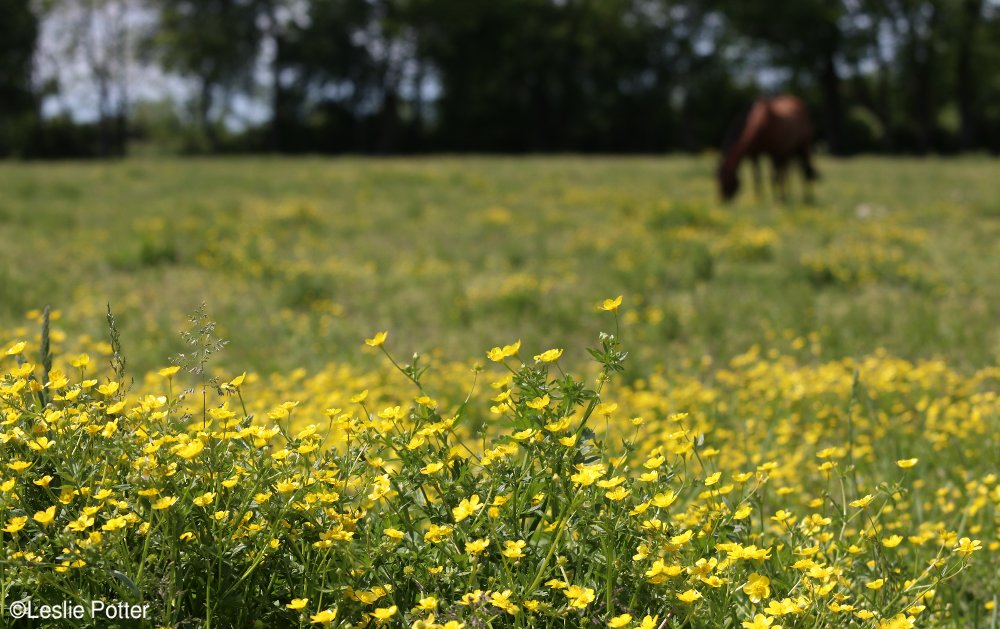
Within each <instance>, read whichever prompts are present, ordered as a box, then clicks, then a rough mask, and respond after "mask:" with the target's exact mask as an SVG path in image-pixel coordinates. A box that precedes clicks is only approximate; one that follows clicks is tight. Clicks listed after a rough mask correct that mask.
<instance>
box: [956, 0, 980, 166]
mask: <svg viewBox="0 0 1000 629" xmlns="http://www.w3.org/2000/svg"><path fill="white" fill-rule="evenodd" d="M982 11H983V3H982V0H965V1H964V2H963V3H962V15H961V16H960V20H961V22H960V27H959V32H958V37H959V39H958V56H957V59H956V62H957V63H956V65H957V67H956V68H955V77H956V80H955V100H956V101H957V102H958V114H959V117H960V119H961V129H960V130H959V146H960V147H961V149H962V150H969V149H971V148H974V146H975V143H976V126H977V125H976V118H975V115H976V114H975V101H976V77H975V75H974V73H973V70H972V53H973V46H974V41H975V37H976V31H977V30H978V29H979V22H980V18H981V16H982Z"/></svg>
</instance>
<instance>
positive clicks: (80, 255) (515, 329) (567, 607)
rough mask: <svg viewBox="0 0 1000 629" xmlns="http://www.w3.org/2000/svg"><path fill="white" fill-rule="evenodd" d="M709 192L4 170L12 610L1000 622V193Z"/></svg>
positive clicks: (616, 161) (946, 164) (917, 176)
mask: <svg viewBox="0 0 1000 629" xmlns="http://www.w3.org/2000/svg"><path fill="white" fill-rule="evenodd" d="M713 166H714V161H713V160H712V159H711V158H709V157H703V158H583V157H545V158H541V157H526V158H490V157H473V158H459V157H453V158H419V159H385V160H367V159H355V158H345V159H318V158H317V159H278V158H253V159H211V160H184V161H179V160H178V161H168V160H163V161H160V160H156V161H143V160H129V161H125V162H121V163H101V164H87V163H61V164H2V165H0V190H2V191H3V194H2V195H0V234H2V236H3V238H2V240H0V242H2V243H3V245H2V246H0V344H2V347H0V352H4V353H0V357H2V358H3V360H4V362H2V363H0V367H2V372H0V373H4V374H6V375H5V376H4V378H3V380H2V383H0V413H2V417H3V421H2V424H3V427H2V428H0V429H2V430H4V431H5V432H3V433H0V436H2V437H3V442H2V445H0V448H2V449H0V459H2V463H3V464H4V465H3V467H2V468H0V489H2V491H3V494H2V496H0V501H2V502H0V523H2V524H4V525H5V527H4V528H3V531H4V536H5V537H4V543H5V549H6V551H5V552H6V557H5V558H4V559H3V562H2V568H3V571H2V572H0V588H2V592H3V595H4V597H5V598H6V600H7V601H8V604H9V603H10V601H13V600H19V599H20V597H22V596H26V593H28V592H32V593H33V596H35V597H36V600H44V601H49V602H56V601H58V600H61V599H59V596H62V594H63V593H65V592H67V591H72V592H75V593H77V595H79V596H81V597H84V598H86V597H87V596H89V597H92V598H94V597H97V598H99V597H104V598H105V599H109V600H110V599H112V598H118V599H121V600H128V601H135V602H143V603H149V604H151V605H152V609H153V613H154V615H155V616H154V617H153V618H152V619H148V620H150V623H149V624H150V626H172V627H180V626H221V627H226V626H249V625H248V624H247V623H252V622H253V621H254V620H257V621H258V622H261V623H264V624H263V625H261V626H289V625H295V624H296V623H300V624H302V625H312V624H326V625H330V626H355V625H359V624H361V623H370V624H379V625H385V626H401V627H402V626H405V627H409V626H411V625H412V626H424V627H434V626H451V627H458V626H461V623H465V626H466V627H483V626H494V627H500V626H522V627H535V626H551V627H557V626H558V627H563V626H565V627H578V626H585V627H605V626H608V627H643V628H644V629H653V628H656V627H737V628H740V627H749V628H751V629H766V627H772V628H773V627H777V626H778V625H781V626H783V627H785V628H786V629H789V628H792V627H829V626H843V627H899V628H902V627H910V626H940V627H966V626H977V627H997V626H1000V623H998V618H997V613H998V610H997V597H998V595H1000V591H998V589H997V585H996V584H997V583H1000V572H998V568H997V567H996V566H997V565H1000V562H998V561H997V553H998V551H1000V525H998V518H1000V516H998V514H997V508H998V505H1000V485H998V482H997V481H998V478H997V467H996V461H997V460H998V456H1000V441H998V437H997V434H998V428H1000V397H998V395H997V386H998V384H1000V369H998V368H997V364H998V358H1000V325H998V323H1000V264H997V263H996V260H997V259H998V257H1000V193H998V192H997V188H996V175H997V173H998V169H997V164H996V162H995V161H992V160H988V159H986V158H963V159H876V158H859V159H854V160H830V159H820V160H818V164H817V168H818V170H819V171H820V173H821V176H822V180H821V181H820V182H819V185H818V187H817V189H816V195H815V196H816V198H815V200H814V203H812V204H808V205H807V204H804V203H802V202H801V201H800V200H801V193H800V190H801V188H800V185H801V183H800V181H799V180H798V179H795V178H793V181H792V199H793V202H792V203H791V204H789V205H787V206H780V205H776V204H774V203H771V202H770V201H766V200H765V201H760V202H758V201H757V200H755V199H753V197H752V192H751V190H750V188H751V186H750V185H748V184H749V182H748V181H744V183H745V184H746V185H745V186H744V192H743V194H742V195H741V196H740V197H739V198H738V199H737V202H736V203H735V204H733V205H730V206H723V205H720V204H719V203H718V201H717V191H716V188H715V182H714V181H713V179H712V178H711V173H712V172H713ZM744 179H745V180H746V179H747V176H746V175H744ZM618 295H622V301H621V303H620V305H618V303H617V302H615V301H613V299H612V298H614V297H616V296H618ZM109 303H110V305H111V307H112V310H113V312H114V315H115V318H116V321H117V332H118V333H119V340H118V341H116V342H115V343H114V344H112V342H111V339H110V337H109V333H108V326H107V322H106V318H105V312H106V308H107V305H108V304H109ZM201 304H204V306H205V313H207V314H206V315H205V317H203V318H200V319H198V318H197V317H196V320H195V321H194V323H193V324H192V323H191V322H189V321H188V317H189V316H190V315H191V314H192V313H195V312H196V311H197V310H198V308H199V306H200V305H201ZM45 305H51V306H52V308H53V309H54V311H55V312H54V315H53V320H52V323H51V334H50V335H49V336H50V340H51V347H52V350H51V351H52V353H53V354H54V356H55V364H54V371H53V372H52V373H54V374H55V375H54V376H53V375H51V374H50V375H49V376H48V378H46V377H45V376H43V375H42V374H41V373H40V372H39V369H40V365H42V364H43V363H44V362H45V360H44V352H43V350H42V349H41V342H40V339H39V330H40V325H41V324H40V309H41V308H42V307H43V306H45ZM209 319H211V320H212V321H214V322H215V325H214V326H213V325H211V324H209V323H208V320H209ZM182 329H187V330H189V334H188V336H187V337H182V336H181V335H180V334H179V333H178V332H179V331H180V330H182ZM379 331H388V337H387V338H385V337H381V336H379V335H377V334H376V332H379ZM601 332H606V333H610V334H611V335H612V336H606V335H605V336H601V337H599V334H600V333H601ZM219 337H221V338H222V339H225V340H226V341H227V344H226V346H225V347H224V348H221V349H218V344H217V342H216V339H217V338H219ZM365 339H367V340H368V343H367V344H366V343H365V342H364V341H365ZM21 341H24V344H23V345H22V344H21ZM517 341H519V342H520V344H519V345H518V344H517V343H516V342H517ZM505 346H507V347H506V348H505ZM588 347H589V348H594V351H593V352H588V351H587V348H588ZM8 348H9V349H8ZM491 348H492V351H491ZM119 349H120V350H121V352H122V354H123V355H124V357H126V358H127V363H126V365H124V366H123V365H122V364H121V362H120V361H117V362H116V361H112V364H111V365H110V366H109V364H108V363H109V358H110V357H111V356H112V354H113V353H114V352H115V350H119ZM546 350H563V351H562V352H561V353H560V352H558V351H546ZM383 352H384V353H385V354H388V355H389V356H385V355H383ZM487 352H489V355H488V354H487ZM626 352H627V356H625V353H626ZM181 353H183V354H184V356H183V357H178V355H179V354H181ZM415 353H419V354H420V357H419V358H418V359H416V366H415V367H414V366H412V364H411V363H412V362H413V361H414V358H413V357H414V354H415ZM207 354H211V356H207ZM390 357H391V358H390ZM171 364H175V365H176V366H177V367H179V368H180V369H179V370H174V369H170V368H169V367H168V365H171ZM424 366H427V367H428V369H427V370H426V371H423V370H422V367H424ZM243 372H246V374H247V375H246V377H245V378H244V377H243V376H241V375H240V374H242V373H243ZM43 385H44V386H43ZM46 479H47V480H46ZM105 492H106V493H105ZM96 496H100V498H97V497H96ZM50 507H51V508H52V509H51V511H48V510H47V509H49V508H50ZM88 520H89V523H88ZM421 623H422V624H421ZM448 623H452V624H450V625H449V624H448Z"/></svg>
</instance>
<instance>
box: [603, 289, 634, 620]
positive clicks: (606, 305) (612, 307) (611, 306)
mask: <svg viewBox="0 0 1000 629" xmlns="http://www.w3.org/2000/svg"><path fill="white" fill-rule="evenodd" d="M620 305H622V296H621V295H618V296H617V297H615V298H614V299H605V300H604V301H602V302H601V304H600V305H599V306H598V308H599V309H601V310H603V311H605V312H615V311H617V310H618V306H620ZM626 615H627V614H626Z"/></svg>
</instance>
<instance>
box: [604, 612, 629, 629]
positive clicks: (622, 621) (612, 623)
mask: <svg viewBox="0 0 1000 629" xmlns="http://www.w3.org/2000/svg"><path fill="white" fill-rule="evenodd" d="M630 622H632V614H622V615H621V616H615V617H614V618H609V619H608V627H610V628H611V629H617V628H618V627H624V626H625V625H627V624H629V623H630Z"/></svg>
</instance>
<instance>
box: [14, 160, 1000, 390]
mask: <svg viewBox="0 0 1000 629" xmlns="http://www.w3.org/2000/svg"><path fill="white" fill-rule="evenodd" d="M821 166H822V172H823V175H824V180H823V181H822V182H821V184H820V186H819V188H818V195H817V202H816V204H815V205H812V206H805V205H793V206H790V207H776V206H774V205H772V204H770V203H765V204H759V205H758V204H755V203H753V202H752V198H750V197H751V195H749V194H745V195H744V197H743V202H742V203H739V204H737V205H734V206H732V207H721V206H720V205H719V204H718V203H717V201H716V197H715V189H714V185H713V181H712V180H711V177H710V174H711V172H712V163H711V161H710V160H708V159H700V160H696V159H686V158H685V159H680V158H669V159H639V158H637V159H629V158H627V159H610V158H609V159H600V158H594V159H588V158H571V157H566V158H528V159H524V160H521V159H512V158H472V159H458V158H455V159H412V160H384V161H383V160H378V161H368V160H357V159H340V160H327V159H301V160H282V159H246V160H236V159H234V160H210V161H197V160H193V161H149V162H144V161H131V162H125V163H119V164H114V163H112V164H28V165H15V164H7V165H3V166H0V189H2V190H3V191H4V194H3V195H0V228H2V231H3V234H4V238H3V242H4V246H3V247H2V248H0V325H2V326H3V327H4V328H7V329H10V328H11V327H13V326H15V325H17V324H18V323H21V322H23V321H24V314H25V312H27V311H29V310H32V309H37V308H39V307H40V306H42V305H44V304H51V305H52V306H53V307H54V308H57V309H59V310H61V311H62V314H63V319H62V321H61V325H62V326H63V327H64V328H65V329H66V330H67V332H69V333H71V334H77V333H87V334H90V335H92V336H95V337H99V336H101V335H102V334H103V328H102V325H103V317H102V314H103V312H104V310H105V307H106V304H107V303H111V305H112V307H113V308H114V310H115V312H116V313H117V314H118V315H119V318H120V319H121V321H122V323H123V333H124V342H125V344H126V345H127V346H128V347H129V349H130V350H131V353H132V360H133V361H134V362H135V364H136V365H137V366H140V367H142V368H150V367H153V366H158V365H160V364H162V363H163V362H164V361H165V360H166V359H167V357H168V356H170V355H171V354H173V353H175V352H176V351H178V350H179V349H180V345H179V343H180V340H179V337H178V336H177V334H176V332H177V330H179V329H180V327H181V326H182V324H183V322H184V317H185V315H186V314H188V313H190V312H191V311H193V310H194V309H195V308H196V307H197V306H198V305H199V303H201V302H205V303H206V305H207V308H208V311H209V313H210V315H211V316H212V317H213V318H214V319H215V320H217V321H218V322H219V324H220V326H221V327H220V330H221V332H222V334H223V336H225V337H226V338H228V339H230V340H231V341H232V342H231V345H230V347H229V350H228V351H227V352H226V354H225V355H224V357H223V360H224V361H226V362H228V363H230V364H232V365H235V366H239V367H240V368H241V369H245V368H251V369H254V370H259V371H274V370H287V369H290V368H294V367H306V368H310V367H315V366H319V365H322V364H324V363H325V362H327V361H348V362H355V361H356V360H357V358H358V352H357V340H358V339H359V338H361V337H362V336H363V335H367V334H370V333H371V331H372V330H374V329H390V330H392V332H393V334H394V336H395V337H396V339H397V340H398V341H399V342H400V343H402V349H404V350H405V351H406V352H407V353H409V352H411V351H420V352H431V351H433V350H436V349H440V350H442V351H443V352H444V355H446V356H447V357H448V358H450V359H455V360H466V359H469V358H471V357H474V356H481V355H482V354H481V350H483V349H485V348H488V347H491V346H492V345H494V344H496V343H499V342H500V341H502V340H504V339H508V338H515V337H520V338H523V340H524V341H525V342H526V343H529V344H532V346H534V345H537V344H539V343H543V342H545V343H554V344H565V345H574V344H576V343H577V342H579V341H580V340H581V339H590V338H593V336H594V334H595V332H596V328H595V327H594V326H595V324H594V321H593V317H592V314H591V313H592V310H593V309H592V302H594V300H595V299H597V298H599V297H602V298H603V297H604V296H607V295H612V294H614V295H617V294H625V295H626V296H627V298H628V303H629V304H630V310H629V313H628V314H627V319H626V321H625V323H627V327H628V331H629V336H630V340H631V341H632V345H633V347H632V350H633V352H634V353H635V354H637V356H636V358H638V359H639V361H638V364H654V363H667V364H672V365H675V366H676V363H677V361H679V360H683V359H693V360H700V359H701V358H702V357H703V356H705V355H708V356H712V357H714V358H716V359H722V360H725V359H728V358H729V357H731V356H733V355H735V354H737V353H740V352H743V351H745V350H746V349H747V348H749V347H750V346H751V345H753V344H755V343H763V344H773V343H774V342H775V340H777V339H780V338H782V337H783V335H784V334H785V333H786V332H790V333H791V334H792V335H794V336H806V335H808V334H810V333H815V334H816V335H818V336H817V337H816V338H817V339H818V342H819V344H820V346H821V351H820V356H821V357H823V358H834V357H841V356H858V355H861V354H865V353H868V352H871V351H872V350H874V349H876V348H877V347H885V348H886V349H888V350H889V351H890V352H892V353H894V354H897V355H900V356H903V357H909V358H916V357H930V356H940V357H943V358H946V359H947V360H948V361H949V362H950V363H952V364H954V365H956V366H961V367H976V366H982V365H986V364H991V363H993V362H995V360H996V357H997V355H998V353H1000V328H998V326H997V325H996V322H997V320H998V317H1000V265H997V264H994V263H993V262H994V261H995V259H996V257H997V255H998V253H1000V251H998V244H997V243H998V242H1000V194H997V193H996V183H995V177H996V174H997V164H996V162H994V161H989V160H985V159H963V160H940V159H927V160H884V159H871V158H864V159H857V160H850V161H824V162H823V163H822V164H821ZM262 341H263V342H262ZM577 357H579V355H578V356H577ZM634 364H636V363H634Z"/></svg>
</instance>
